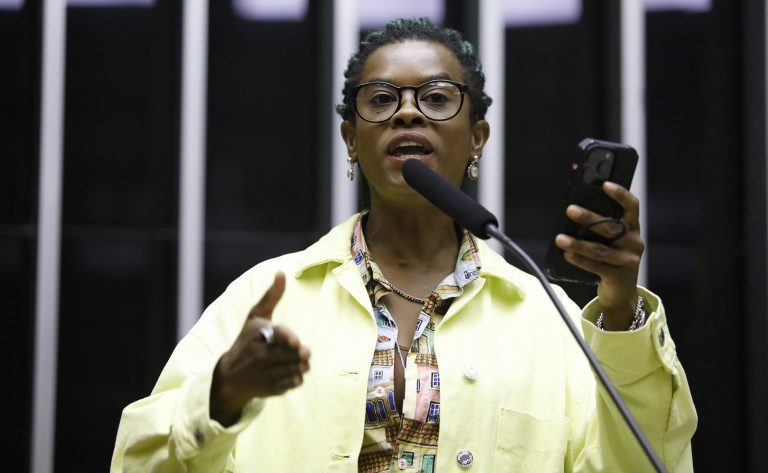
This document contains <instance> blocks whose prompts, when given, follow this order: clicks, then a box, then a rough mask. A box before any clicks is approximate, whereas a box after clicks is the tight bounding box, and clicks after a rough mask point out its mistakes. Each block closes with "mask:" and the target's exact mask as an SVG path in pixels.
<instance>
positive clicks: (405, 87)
mask: <svg viewBox="0 0 768 473" xmlns="http://www.w3.org/2000/svg"><path fill="white" fill-rule="evenodd" d="M435 82H444V83H448V84H453V85H455V86H456V88H457V89H459V94H461V101H460V102H459V108H457V109H456V113H454V114H453V115H451V116H450V117H447V118H430V116H429V115H427V114H426V113H424V111H423V110H422V109H421V107H420V106H419V99H418V97H419V89H421V88H422V87H424V86H425V85H428V84H433V83H435ZM373 84H381V85H386V86H389V87H392V88H393V89H395V90H397V108H395V110H394V111H393V112H392V115H390V116H389V117H387V118H386V119H384V120H368V119H367V118H365V117H364V116H362V115H361V114H360V111H359V110H358V109H357V93H358V92H360V89H361V88H363V87H365V86H366V85H373ZM408 89H411V90H413V97H414V101H413V102H414V103H415V104H416V109H417V110H418V111H419V112H421V114H422V115H424V116H425V117H427V119H429V120H432V121H435V122H444V121H446V120H450V119H451V118H453V117H455V116H456V115H458V114H459V112H461V107H463V106H464V95H465V94H467V93H468V92H469V86H468V85H467V84H463V83H461V82H456V81H454V80H449V79H432V80H428V81H426V82H424V83H422V84H419V85H403V86H400V87H398V86H396V85H395V84H392V83H390V82H384V81H372V82H366V83H364V84H359V85H356V86H354V87H353V88H352V105H353V106H354V107H355V113H356V114H357V116H358V117H360V118H362V119H363V120H364V121H366V122H368V123H384V122H387V121H389V120H391V119H392V117H394V116H395V114H396V113H397V112H398V111H399V110H400V107H402V106H403V90H408Z"/></svg>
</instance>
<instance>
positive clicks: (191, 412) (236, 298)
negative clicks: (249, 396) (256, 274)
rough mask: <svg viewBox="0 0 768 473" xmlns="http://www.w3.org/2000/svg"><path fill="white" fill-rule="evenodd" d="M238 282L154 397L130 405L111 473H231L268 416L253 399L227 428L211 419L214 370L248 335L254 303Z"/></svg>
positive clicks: (177, 357)
mask: <svg viewBox="0 0 768 473" xmlns="http://www.w3.org/2000/svg"><path fill="white" fill-rule="evenodd" d="M248 286H249V284H245V283H243V282H242V281H236V282H235V283H233V284H232V285H231V286H230V287H229V288H228V289H227V291H226V292H225V293H224V294H223V295H222V296H221V297H220V298H219V299H217V300H216V301H215V302H214V303H213V304H211V306H209V307H208V309H206V311H205V313H204V314H203V316H202V317H201V319H200V321H199V322H198V323H197V324H196V325H195V327H194V328H193V329H192V330H191V331H190V332H189V334H187V335H186V336H185V337H184V338H183V339H182V340H181V342H179V344H178V345H177V346H176V349H175V350H174V352H173V354H172V355H171V357H170V359H169V360H168V362H167V364H166V366H165V368H164V369H163V371H162V373H161V375H160V378H159V379H158V381H157V384H156V385H155V387H154V389H153V390H152V394H151V395H150V396H149V397H147V398H144V399H141V400H139V401H136V402H134V403H132V404H130V405H128V406H127V407H126V408H125V409H124V410H123V414H122V417H121V419H120V426H119V428H118V433H117V441H116V443H115V450H114V453H113V456H112V465H111V470H110V471H111V472H112V473H117V472H206V473H216V472H225V471H231V470H232V468H233V465H234V447H235V442H236V440H237V436H238V434H239V433H240V432H241V431H243V430H244V429H245V428H246V427H248V425H249V424H250V423H251V421H252V420H253V419H254V418H255V417H256V415H258V413H259V412H260V411H261V408H262V406H263V403H264V401H263V400H262V399H253V400H251V401H250V402H249V403H248V404H246V406H245V407H244V409H243V411H242V414H241V418H240V420H239V421H238V422H237V423H236V424H234V425H232V426H230V427H228V428H224V427H223V426H222V425H221V424H219V423H218V422H217V421H215V420H212V419H211V418H210V414H209V413H210V406H209V400H210V391H211V382H212V378H213V369H214V367H215V366H216V363H217V362H218V359H219V357H220V356H221V354H222V353H224V351H226V350H227V349H229V347H230V346H231V344H232V342H233V341H234V338H235V337H236V336H237V334H238V333H239V331H240V329H241V328H242V324H243V321H244V320H245V317H246V315H247V313H248V310H249V308H250V305H251V304H252V298H251V297H250V292H251V291H250V290H249V287H248Z"/></svg>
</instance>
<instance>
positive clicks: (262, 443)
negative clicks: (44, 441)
mask: <svg viewBox="0 0 768 473" xmlns="http://www.w3.org/2000/svg"><path fill="white" fill-rule="evenodd" d="M345 75H346V77H347V82H346V84H345V87H344V104H343V105H341V106H340V107H339V112H340V113H341V114H342V116H343V118H344V122H343V124H342V128H341V134H342V137H343V139H344V141H345V143H346V145H347V149H348V154H349V163H350V171H349V176H350V178H354V177H355V174H356V167H355V165H356V164H358V165H359V167H360V170H361V173H362V174H364V175H365V178H366V179H367V183H368V189H369V190H370V210H369V211H367V212H365V213H363V214H361V215H356V216H353V217H352V218H350V219H349V220H348V221H347V222H346V223H344V224H342V225H340V226H338V227H336V228H334V229H333V230H331V232H330V233H329V234H327V235H326V236H325V237H323V238H322V239H321V240H319V241H318V242H317V243H315V244H314V245H312V246H311V247H309V248H308V249H306V250H304V251H302V252H299V253H295V254H290V255H285V256H282V257H279V258H276V259H274V260H270V261H266V262H264V263H261V264H259V265H257V266H256V267H254V268H253V269H251V270H250V271H248V272H247V273H245V274H244V275H243V276H241V277H240V278H238V279H237V280H236V281H234V282H233V283H232V284H231V285H230V287H229V288H228V289H227V290H226V292H225V293H224V294H223V295H222V296H221V297H219V298H218V299H217V300H216V301H214V302H213V304H211V306H210V307H208V309H207V310H206V311H205V313H204V314H203V316H202V318H201V319H200V321H199V322H198V323H197V325H196V326H195V327H194V328H193V329H192V330H191V331H190V332H189V334H188V335H187V336H186V337H185V338H184V339H183V340H182V341H181V342H180V343H179V345H178V347H177V348H176V350H175V351H174V353H173V355H172V356H171V359H170V360H169V362H168V364H167V366H166V367H165V369H164V371H163V373H162V374H161V376H160V379H159V381H158V383H157V385H156V386H155V389H154V391H153V394H152V395H151V396H150V397H148V398H146V399H144V400H141V401H137V402H136V403H134V404H131V405H130V406H128V407H127V408H126V409H125V411H124V413H123V418H122V420H121V423H120V429H119V432H118V438H117V444H116V447H115V454H114V458H113V463H112V471H204V472H215V471H268V472H293V471H295V472H314V471H347V472H354V471H361V472H380V471H413V472H415V471H425V472H433V471H439V472H446V471H457V470H459V469H462V468H472V469H474V471H479V472H489V471H533V472H537V473H541V472H550V471H551V472H555V471H558V472H559V471H611V472H617V471H649V470H650V469H651V467H650V465H649V464H648V463H647V461H646V460H645V459H644V456H643V454H642V451H641V450H640V448H639V447H638V446H637V445H636V443H635V441H634V440H633V439H632V438H631V436H630V435H629V433H628V431H627V429H625V428H624V427H623V422H622V421H621V419H620V418H619V416H618V414H617V413H616V411H615V409H614V408H613V406H612V405H610V401H606V400H605V397H604V396H603V394H602V393H601V391H600V390H599V389H598V388H597V387H596V385H595V380H594V377H593V375H592V373H591V371H590V368H589V366H588V364H587V362H586V360H585V359H584V357H583V356H582V354H581V353H580V352H579V350H578V348H577V346H576V345H575V343H574V342H573V341H572V340H570V335H569V334H568V333H567V331H566V329H565V328H564V326H563V324H562V322H561V321H560V320H559V318H558V317H557V315H556V314H555V312H554V309H553V307H552V304H551V302H550V301H549V300H548V299H547V297H546V296H545V294H544V292H543V291H542V289H541V288H540V286H539V283H538V281H536V280H535V279H533V278H532V277H530V276H529V275H527V274H525V273H523V272H522V271H519V270H518V269H516V268H514V267H512V266H510V265H509V264H507V263H506V262H505V261H504V260H503V259H502V258H501V257H500V256H498V255H497V254H495V253H493V252H492V251H491V250H490V249H489V248H488V247H487V246H486V245H485V244H483V243H482V242H481V241H477V240H476V239H475V238H473V237H472V236H471V235H470V234H469V233H467V232H466V231H462V230H461V229H457V228H456V226H455V225H454V223H453V222H452V221H451V219H449V218H448V217H446V216H445V215H444V214H442V213H441V212H440V211H438V210H437V209H436V208H435V207H433V206H432V205H431V204H429V203H427V202H426V201H425V200H424V199H423V198H422V197H420V196H419V195H418V194H417V193H415V191H413V190H412V189H411V188H410V187H409V186H408V185H406V184H405V183H404V181H403V178H402V176H401V168H402V164H403V162H404V161H405V160H407V159H419V160H422V161H423V162H424V163H425V164H426V165H427V166H429V167H431V168H432V169H433V170H435V171H436V172H438V173H439V174H441V175H442V176H443V177H445V178H446V179H448V180H449V181H451V182H452V183H454V184H455V185H456V186H459V185H460V184H461V182H462V180H463V179H465V176H469V178H472V177H476V176H477V172H478V161H479V157H480V156H481V155H482V150H483V146H484V145H485V143H486V141H487V139H488V136H489V129H490V128H489V125H488V123H487V122H485V121H484V120H483V117H484V114H485V110H486V108H487V106H488V104H489V103H490V99H488V98H487V97H486V96H485V95H484V94H483V83H484V78H483V75H482V72H481V68H480V65H479V63H478V62H477V59H476V58H475V56H474V54H473V52H472V48H471V46H470V45H469V44H468V43H466V42H464V41H463V40H462V39H461V37H460V36H459V35H458V33H456V32H455V31H452V30H448V29H444V28H441V27H437V26H435V25H433V24H432V23H430V22H429V21H426V20H398V21H395V22H392V23H390V24H388V25H387V27H386V28H385V30H383V31H380V32H376V33H373V34H371V35H370V36H369V37H368V38H367V39H366V41H364V42H362V43H361V47H360V50H359V51H358V53H357V54H355V55H354V56H353V57H352V59H351V60H350V62H349V66H348V69H347V71H346V74H345ZM604 189H605V192H606V193H607V194H608V195H609V196H611V197H612V198H614V199H615V200H616V201H617V202H619V203H620V204H621V205H622V207H623V208H624V209H625V213H624V219H625V220H626V221H627V222H628V223H629V227H630V231H629V232H628V233H627V234H626V235H624V236H623V237H621V238H620V239H618V240H616V241H615V242H614V243H613V244H612V245H611V246H610V247H607V246H602V245H598V244H594V243H588V242H585V241H579V240H574V239H572V238H569V237H567V236H565V235H559V236H558V237H557V239H556V242H557V244H558V246H559V247H560V248H562V249H564V250H565V254H566V257H567V259H568V261H570V262H572V263H573V264H575V265H577V266H579V267H582V268H584V269H586V270H589V271H592V272H594V273H596V274H598V275H599V276H600V277H601V283H600V285H599V289H598V298H597V299H596V300H594V301H593V302H592V303H590V304H589V305H588V306H587V307H586V308H585V309H584V311H583V312H582V311H580V310H579V309H578V307H576V306H575V304H574V303H573V302H571V301H570V300H568V299H567V296H565V294H563V293H562V291H560V296H561V297H562V299H563V302H564V304H565V305H566V307H567V308H568V309H569V311H570V312H571V313H572V314H573V317H574V318H575V317H580V318H581V322H580V324H581V325H582V326H583V330H584V332H585V337H586V339H587V341H588V342H589V343H590V344H591V346H592V348H593V349H594V350H595V352H596V354H597V356H598V358H599V359H600V360H601V361H602V362H603V363H604V365H605V366H606V369H607V371H608V373H609V375H610V376H611V377H612V379H613V381H614V382H615V383H616V385H617V387H618V388H619V390H620V391H621V392H622V394H623V395H624V396H625V398H626V399H627V402H628V404H629V406H630V408H631V409H632V411H633V413H634V414H635V416H636V417H637V418H638V420H639V422H640V424H641V425H642V426H643V428H644V430H645V432H646V434H647V435H648V437H649V439H650V441H651V443H652V444H653V446H654V448H655V450H656V451H657V452H658V454H659V456H660V457H661V458H662V459H663V461H664V462H665V463H666V465H667V468H669V470H670V471H689V470H692V463H691V451H690V438H691V436H692V434H693V431H694V430H695V425H696V415H695V411H694V409H693V405H692V402H691V397H690V393H689V390H688V386H687V383H686V380H685V376H684V373H683V370H682V367H681V366H680V364H679V362H678V361H677V358H676V356H675V351H674V344H673V343H672V341H671V340H670V338H669V334H668V332H667V328H666V322H665V315H664V310H663V307H662V305H661V302H660V300H659V299H658V298H657V297H656V296H655V295H653V294H652V293H650V292H648V291H646V290H645V289H642V288H638V287H637V286H636V282H637V271H638V267H639V262H640V255H641V253H642V251H643V242H642V240H641V238H640V233H639V229H638V208H639V207H638V202H637V199H636V198H635V197H634V196H633V195H632V194H630V193H629V192H628V191H627V190H626V189H623V188H620V187H618V186H616V185H612V184H606V186H605V188H604ZM568 216H569V217H570V218H572V219H573V220H575V221H577V222H579V223H583V224H588V223H589V222H592V221H594V220H596V219H597V218H599V216H597V215H593V214H591V213H590V212H588V211H586V210H584V209H580V208H576V207H571V208H569V209H568ZM602 231H603V234H604V236H606V237H611V236H614V235H615V234H614V233H612V232H613V231H618V229H612V228H604V229H603V230H602ZM254 303H255V305H254ZM598 318H600V320H599V325H600V327H599V328H598V327H597V326H596V325H595V323H596V322H598ZM630 327H632V330H631V331H630V330H628V329H629V328H630ZM613 331H615V333H612V332H613ZM310 353H311V364H312V369H311V370H310V368H309V367H310Z"/></svg>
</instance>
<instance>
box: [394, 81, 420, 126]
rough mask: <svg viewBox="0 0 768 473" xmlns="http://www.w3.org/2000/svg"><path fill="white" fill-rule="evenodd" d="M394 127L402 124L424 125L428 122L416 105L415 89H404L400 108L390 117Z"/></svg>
mask: <svg viewBox="0 0 768 473" xmlns="http://www.w3.org/2000/svg"><path fill="white" fill-rule="evenodd" d="M389 123H390V124H391V126H393V127H401V126H414V125H415V126H424V125H426V123H427V117H425V116H424V114H423V113H421V111H420V110H419V108H418V107H417V106H416V92H415V91H413V90H403V91H402V95H401V97H400V108H399V109H398V110H397V111H396V112H395V114H394V115H392V118H390V119H389Z"/></svg>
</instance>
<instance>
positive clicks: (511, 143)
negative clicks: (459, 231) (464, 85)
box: [491, 0, 619, 304]
mask: <svg viewBox="0 0 768 473" xmlns="http://www.w3.org/2000/svg"><path fill="white" fill-rule="evenodd" d="M616 5H617V4H614V2H605V3H604V2H597V1H594V0H585V1H584V2H582V5H581V9H580V11H579V12H580V14H571V13H569V14H567V15H563V12H554V11H553V12H549V13H548V15H554V16H546V15H545V12H539V13H537V14H536V15H533V14H532V13H528V14H526V16H525V18H526V21H525V22H523V21H522V20H520V21H518V20H516V19H515V18H507V22H508V24H510V25H511V26H509V27H508V28H507V32H506V45H505V46H506V72H505V75H506V82H505V83H506V89H505V94H506V100H505V102H504V103H498V102H496V103H494V104H493V105H491V106H492V107H504V112H505V115H506V123H505V127H504V130H496V131H494V128H493V124H491V139H493V136H494V134H501V133H504V137H505V140H506V145H505V156H506V163H505V171H504V172H505V178H504V181H505V184H506V186H505V196H504V199H505V201H504V202H505V203H504V207H505V217H504V221H505V226H506V231H507V233H508V234H509V235H510V236H512V237H513V238H515V240H516V241H517V242H518V243H519V244H520V245H521V246H522V247H523V248H524V249H525V250H527V251H528V252H529V253H530V254H531V257H532V258H534V260H536V261H539V262H540V261H543V259H544V254H545V252H546V248H547V245H548V244H549V241H550V238H552V232H553V230H554V224H555V218H556V215H557V212H558V210H559V205H560V200H561V199H562V197H563V193H564V190H565V182H566V176H567V173H568V171H569V164H570V162H571V160H572V159H573V157H574V151H575V149H576V145H577V143H578V142H579V141H581V140H582V139H583V138H585V137H587V136H590V137H593V138H603V139H614V140H616V139H618V136H617V135H618V129H619V128H618V121H617V120H616V118H617V117H618V113H617V109H618V106H619V101H618V90H619V82H618V81H619V74H618V68H617V62H616V57H617V54H618V41H617V40H618V35H617V26H616V25H617V24H618V19H619V18H618V15H617V10H616V9H615V6H616ZM513 13H514V11H512V12H508V14H509V15H511V14H513ZM530 18H535V21H534V20H531V19H530ZM492 98H493V97H492ZM563 286H564V287H565V288H566V290H567V291H568V294H569V295H570V296H571V297H572V298H573V299H574V300H576V301H577V302H578V303H580V304H583V303H585V302H586V301H588V300H589V299H590V298H592V297H593V296H594V294H595V292H594V288H592V287H585V286H579V285H574V284H563Z"/></svg>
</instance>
